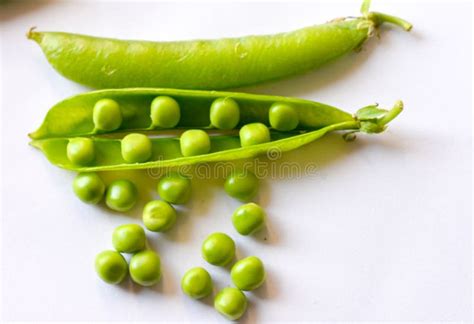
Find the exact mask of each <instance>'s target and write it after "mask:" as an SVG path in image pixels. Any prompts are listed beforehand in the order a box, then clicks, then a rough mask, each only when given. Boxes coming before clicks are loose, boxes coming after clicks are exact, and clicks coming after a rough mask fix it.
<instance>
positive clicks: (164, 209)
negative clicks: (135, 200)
mask: <svg viewBox="0 0 474 324" xmlns="http://www.w3.org/2000/svg"><path fill="white" fill-rule="evenodd" d="M142 219H143V225H145V227H146V228H147V229H148V230H150V231H152V232H166V231H167V230H169V229H170V228H171V227H173V225H174V223H176V210H175V209H174V208H173V206H171V205H170V204H169V203H167V202H166V201H163V200H152V201H150V202H148V203H147V204H146V205H145V208H144V209H143V215H142Z"/></svg>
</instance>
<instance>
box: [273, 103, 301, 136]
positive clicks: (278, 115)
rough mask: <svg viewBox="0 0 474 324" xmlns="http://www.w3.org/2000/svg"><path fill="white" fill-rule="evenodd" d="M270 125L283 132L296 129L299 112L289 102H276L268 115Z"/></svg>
mask: <svg viewBox="0 0 474 324" xmlns="http://www.w3.org/2000/svg"><path fill="white" fill-rule="evenodd" d="M268 119H269V120H270V126H271V127H273V128H274V129H276V130H278V131H282V132H287V131H291V130H294V129H295V128H296V127H297V126H298V123H299V120H298V113H297V112H296V110H295V109H294V108H293V107H292V106H291V105H289V104H286V103H280V102H277V103H274V104H273V105H272V107H271V108H270V112H269V115H268Z"/></svg>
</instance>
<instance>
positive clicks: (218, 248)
mask: <svg viewBox="0 0 474 324" xmlns="http://www.w3.org/2000/svg"><path fill="white" fill-rule="evenodd" d="M201 252H202V256H203V258H204V260H206V261H207V262H209V263H210V264H213V265H216V266H225V265H227V264H228V263H229V262H231V261H232V259H233V258H234V255H235V243H234V241H233V240H232V239H231V238H230V237H229V236H228V235H227V234H224V233H218V232H217V233H213V234H211V235H209V236H208V237H207V238H206V239H205V240H204V242H203V243H202V247H201Z"/></svg>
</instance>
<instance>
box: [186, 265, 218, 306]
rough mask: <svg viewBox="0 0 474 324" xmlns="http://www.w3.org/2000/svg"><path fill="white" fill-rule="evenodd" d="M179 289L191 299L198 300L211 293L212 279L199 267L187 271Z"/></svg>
mask: <svg viewBox="0 0 474 324" xmlns="http://www.w3.org/2000/svg"><path fill="white" fill-rule="evenodd" d="M181 289H182V290H183V292H184V293H185V294H186V295H188V296H189V297H191V298H194V299H200V298H204V297H206V296H209V295H210V294H211V293H212V279H211V276H210V275H209V272H207V271H206V269H204V268H201V267H196V268H192V269H189V270H188V271H186V273H185V274H184V276H183V279H181Z"/></svg>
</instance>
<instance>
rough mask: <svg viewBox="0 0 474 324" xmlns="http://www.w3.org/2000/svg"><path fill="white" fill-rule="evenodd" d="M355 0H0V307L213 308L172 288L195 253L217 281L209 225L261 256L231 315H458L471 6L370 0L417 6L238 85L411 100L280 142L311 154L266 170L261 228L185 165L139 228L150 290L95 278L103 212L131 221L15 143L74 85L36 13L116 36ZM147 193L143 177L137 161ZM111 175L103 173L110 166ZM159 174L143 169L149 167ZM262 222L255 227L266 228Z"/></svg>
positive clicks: (464, 279)
mask: <svg viewBox="0 0 474 324" xmlns="http://www.w3.org/2000/svg"><path fill="white" fill-rule="evenodd" d="M359 2H360V1H356V2H350V3H349V2H347V1H346V2H343V3H341V2H332V1H329V0H328V1H323V2H321V1H320V2H315V3H299V4H298V3H295V4H293V3H292V4H291V5H290V4H289V2H288V3H286V4H285V3H278V4H276V3H273V4H272V3H265V4H252V3H240V4H216V3H214V4H171V3H169V4H164V3H161V4H160V3H137V2H136V3H133V4H132V2H129V3H120V2H116V3H115V2H112V3H105V2H101V3H94V2H86V3H82V4H71V3H69V4H68V3H53V2H40V3H38V2H35V3H30V4H28V3H26V4H25V3H23V4H16V5H15V4H9V5H7V6H6V7H3V6H2V7H0V9H1V10H0V15H1V28H2V30H1V39H2V48H1V55H2V58H1V77H2V92H3V98H2V104H1V110H2V112H3V119H2V136H1V138H2V139H1V140H2V148H3V161H2V162H3V168H2V176H3V182H2V198H3V208H2V233H1V240H2V260H1V280H2V304H1V307H0V311H1V312H2V314H1V316H2V318H3V319H4V320H62V321H65V320H83V321H91V320H110V321H114V320H153V321H163V322H168V321H203V322H211V321H222V322H225V320H223V319H222V318H221V316H220V315H218V314H217V313H216V312H215V311H214V310H213V309H212V307H211V306H210V300H209V299H208V300H207V301H206V302H204V303H202V302H196V301H193V300H190V299H188V298H186V297H185V296H184V295H183V294H182V293H181V291H180V288H179V280H180V277H181V275H182V273H183V272H184V271H185V270H186V269H187V268H189V267H191V266H196V265H203V266H205V267H206V268H207V269H209V270H210V272H211V274H212V275H213V277H214V279H216V285H217V287H219V288H220V287H224V286H225V285H227V284H229V283H230V278H229V275H228V271H225V270H222V269H218V268H215V267H212V266H209V265H206V264H205V263H204V261H203V260H202V259H201V257H200V243H201V242H202V240H203V238H204V237H205V236H206V235H207V234H209V233H210V232H213V231H225V232H227V233H230V234H231V236H232V237H234V238H235V239H236V241H237V244H238V250H239V255H240V256H246V255H251V254H255V255H258V256H260V257H261V258H262V259H263V260H264V262H265V264H266V266H267V269H268V281H267V284H266V285H265V286H264V287H263V288H261V289H259V290H258V291H256V292H255V293H250V294H248V296H249V298H250V300H251V304H250V308H249V311H248V313H247V315H246V316H245V317H244V319H243V321H244V322H249V323H250V322H267V323H272V322H275V321H284V322H288V321H300V320H301V321H302V320H305V321H316V320H327V321H336V320H352V321H357V320H380V321H389V320H402V321H403V320H414V321H421V320H432V321H433V320H452V321H454V320H469V319H470V318H471V301H472V300H471V279H472V270H471V257H472V248H471V235H472V233H471V231H472V226H471V214H472V207H471V200H470V198H471V194H472V188H471V185H470V179H471V175H472V169H471V163H472V159H471V147H472V136H471V109H472V102H471V93H470V91H471V86H472V81H471V55H472V52H471V42H472V40H471V39H472V34H471V28H470V27H471V25H470V24H471V18H472V17H471V6H470V4H469V3H457V2H451V1H449V3H448V2H445V3H435V4H429V3H426V2H423V3H417V2H415V1H412V2H404V3H397V2H393V1H392V2H386V1H374V3H373V9H374V10H378V11H383V12H387V13H391V14H396V15H399V16H402V17H404V18H406V19H408V20H410V21H412V22H413V23H414V26H415V27H414V30H413V32H412V33H404V32H402V31H401V30H399V29H391V28H388V29H386V28H384V29H383V32H382V35H381V38H380V39H376V38H374V39H372V40H370V42H368V43H367V44H366V45H365V46H364V49H363V51H362V52H360V53H355V54H351V55H349V56H347V57H345V58H343V59H341V60H339V61H338V62H335V63H333V64H330V65H328V66H326V67H325V68H323V69H321V70H319V71H317V72H311V73H308V74H306V75H303V76H299V77H294V78H291V79H287V80H284V81H279V82H275V83H270V84H265V85H261V86H258V87H254V88H249V89H245V90H246V91H252V92H261V93H270V94H279V95H289V96H299V97H303V98H307V99H314V100H318V101H322V102H327V103H330V104H333V105H336V106H339V107H341V108H344V109H346V110H349V111H355V110H356V109H357V108H359V107H361V106H364V105H366V104H370V103H372V102H374V101H377V102H379V103H380V104H382V105H384V106H391V105H392V104H393V102H394V101H395V100H396V99H398V98H401V99H403V100H404V102H405V105H406V110H405V111H404V112H403V113H402V114H401V115H400V116H399V118H397V119H396V120H395V121H394V122H393V123H392V124H391V125H390V128H389V130H388V131H387V132H385V133H384V134H381V135H378V136H364V135H361V136H359V138H358V139H357V141H356V142H354V143H345V142H344V141H342V140H341V138H340V136H339V135H332V136H328V137H326V138H324V139H322V140H320V141H318V142H316V143H313V144H311V145H308V146H306V147H304V148H303V149H300V150H297V151H294V152H291V153H288V154H285V155H284V156H283V158H282V160H278V161H277V162H273V164H272V162H271V161H268V160H265V159H260V161H261V163H267V164H266V166H267V167H270V166H273V167H274V168H281V167H282V165H283V162H286V163H289V162H290V163H296V165H297V166H298V167H300V168H304V167H306V166H308V165H309V166H310V168H311V167H313V166H315V167H316V172H313V173H312V174H310V175H306V176H304V177H295V176H292V177H289V176H285V175H284V174H282V172H280V173H279V174H277V175H279V176H278V177H273V178H267V179H266V180H265V181H264V184H263V188H262V190H261V194H260V201H261V203H262V204H263V205H264V206H265V208H266V209H267V211H268V214H269V217H268V219H269V225H268V231H267V232H265V233H262V234H261V235H259V236H258V238H257V239H253V238H245V237H241V236H239V235H237V234H236V232H235V231H234V230H233V228H232V226H231V222H230V219H229V217H230V215H231V213H232V211H233V210H234V208H236V207H237V206H238V205H239V204H238V203H237V202H236V201H233V200H232V199H230V198H228V197H226V196H225V195H224V193H223V190H222V189H221V187H220V181H221V180H212V181H205V180H198V181H195V182H194V189H195V190H194V196H193V200H192V203H191V204H190V205H189V206H188V207H187V208H186V209H185V210H183V211H182V213H181V215H180V217H179V222H178V224H177V225H176V227H175V228H174V229H173V230H172V231H171V232H170V233H169V234H166V235H156V234H151V233H148V234H149V235H148V237H149V241H150V243H151V245H152V246H153V247H154V248H155V249H156V250H157V251H158V252H159V253H160V255H161V256H162V263H163V273H164V274H163V280H162V281H161V283H160V284H159V285H158V287H156V288H154V289H139V288H137V287H136V286H133V285H131V284H130V283H127V284H124V285H122V286H119V287H114V286H108V285H106V284H104V283H102V282H101V281H100V280H99V279H98V278H97V276H96V274H95V273H94V269H93V260H94V256H95V254H96V253H98V252H99V251H101V250H102V249H107V248H111V243H110V235H111V232H112V230H113V228H114V227H115V226H117V225H119V224H123V223H127V222H137V223H139V222H140V218H139V217H140V211H141V205H143V203H144V202H145V200H146V199H144V198H142V200H141V204H140V206H137V208H135V209H134V210H133V212H132V213H130V215H120V214H114V213H111V212H109V211H108V210H106V209H105V208H100V207H91V206H88V205H84V204H82V203H80V202H79V201H78V200H77V199H76V198H75V197H74V195H73V194H72V192H71V180H72V178H73V176H74V175H73V173H70V172H66V171H64V170H61V169H58V168H56V167H53V166H51V165H50V164H49V163H48V162H47V161H46V159H45V158H44V157H43V156H42V155H41V154H40V153H39V152H38V151H36V150H34V149H33V148H32V147H30V146H28V145H27V143H28V138H27V136H26V134H27V133H28V132H30V131H32V130H34V129H35V128H36V127H38V126H39V124H40V122H41V120H42V119H43V117H44V115H45V113H46V111H47V110H48V108H49V107H51V106H52V105H53V104H54V103H56V102H57V101H59V100H61V99H63V98H65V97H67V96H70V95H74V94H76V93H79V92H83V91H85V90H86V89H85V88H83V87H81V86H78V85H76V84H74V83H72V82H70V81H68V80H65V79H63V78H62V77H61V76H59V75H58V74H57V73H56V72H55V71H53V69H52V68H51V67H50V66H49V65H48V64H47V62H46V60H45V58H44V57H43V55H42V53H41V52H40V50H39V48H38V47H37V45H36V44H34V43H33V42H29V41H27V40H26V39H25V37H24V34H25V32H26V31H27V30H28V28H29V27H31V26H38V27H39V29H40V30H63V31H71V32H81V33H85V34H94V35H102V36H111V37H121V38H136V39H160V40H175V39H184V38H210V37H221V36H237V35H245V34H249V33H271V32H278V31H285V30H291V29H294V28H298V27H301V26H305V25H309V24H313V23H319V22H324V21H326V20H328V19H331V18H334V17H338V16H344V15H353V14H357V12H358V7H359ZM131 176H132V178H134V179H138V181H140V182H142V183H144V184H148V185H142V186H141V187H140V190H141V191H142V194H143V195H144V196H148V197H150V196H156V194H155V192H154V186H155V184H156V179H154V177H150V176H149V175H147V174H146V173H142V172H134V173H132V175H131ZM111 177H112V176H110V175H109V176H107V179H108V180H109V179H110V178H111ZM155 178H156V177H155ZM264 237H266V238H267V240H266V241H265V240H263V238H264Z"/></svg>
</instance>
